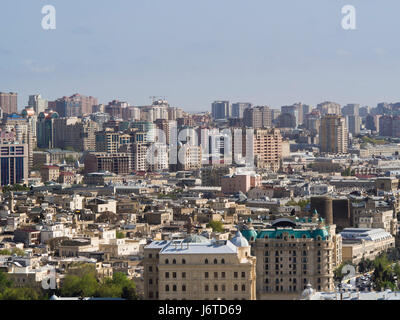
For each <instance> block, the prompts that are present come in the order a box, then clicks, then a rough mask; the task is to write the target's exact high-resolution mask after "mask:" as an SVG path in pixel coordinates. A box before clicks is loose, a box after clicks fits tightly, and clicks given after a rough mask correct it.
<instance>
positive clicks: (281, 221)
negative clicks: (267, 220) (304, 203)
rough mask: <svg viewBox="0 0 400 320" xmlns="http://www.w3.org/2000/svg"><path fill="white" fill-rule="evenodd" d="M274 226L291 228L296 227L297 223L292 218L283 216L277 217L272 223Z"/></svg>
mask: <svg viewBox="0 0 400 320" xmlns="http://www.w3.org/2000/svg"><path fill="white" fill-rule="evenodd" d="M272 226H273V227H290V228H295V227H296V223H294V222H293V221H292V220H290V219H287V218H281V219H277V220H275V221H274V222H273V223H272Z"/></svg>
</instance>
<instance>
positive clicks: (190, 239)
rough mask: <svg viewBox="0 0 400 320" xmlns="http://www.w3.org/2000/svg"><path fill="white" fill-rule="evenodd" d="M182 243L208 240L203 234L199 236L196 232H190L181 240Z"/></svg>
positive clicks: (206, 241) (205, 241) (207, 241)
mask: <svg viewBox="0 0 400 320" xmlns="http://www.w3.org/2000/svg"><path fill="white" fill-rule="evenodd" d="M183 242H184V243H209V242H210V240H208V239H207V238H205V237H203V236H199V235H197V234H191V235H190V236H188V237H187V238H186V239H185V240H183Z"/></svg>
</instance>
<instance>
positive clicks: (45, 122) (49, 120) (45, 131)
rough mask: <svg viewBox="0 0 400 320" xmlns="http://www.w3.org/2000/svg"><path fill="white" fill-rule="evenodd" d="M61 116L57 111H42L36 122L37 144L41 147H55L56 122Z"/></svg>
mask: <svg viewBox="0 0 400 320" xmlns="http://www.w3.org/2000/svg"><path fill="white" fill-rule="evenodd" d="M59 117H60V116H59V115H58V113H57V112H54V111H51V112H48V113H47V112H42V113H41V114H39V116H38V119H37V123H36V134H37V146H38V147H39V148H43V149H47V148H55V138H56V134H55V125H54V122H55V121H56V119H58V118H59Z"/></svg>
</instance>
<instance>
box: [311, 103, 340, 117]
mask: <svg viewBox="0 0 400 320" xmlns="http://www.w3.org/2000/svg"><path fill="white" fill-rule="evenodd" d="M317 110H318V111H319V112H320V113H321V115H322V116H324V115H327V114H335V115H341V112H342V110H341V107H340V104H338V103H336V102H330V101H326V102H323V103H320V104H319V105H317Z"/></svg>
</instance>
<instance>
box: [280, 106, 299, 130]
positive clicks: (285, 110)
mask: <svg viewBox="0 0 400 320" xmlns="http://www.w3.org/2000/svg"><path fill="white" fill-rule="evenodd" d="M300 109H301V110H300ZM286 114H290V115H291V116H292V117H291V118H292V119H293V120H292V123H290V124H289V125H285V126H284V125H280V127H281V128H297V127H298V125H299V124H301V123H302V122H303V109H302V105H301V104H294V105H292V106H283V107H281V115H280V122H281V121H283V120H281V118H282V117H283V115H286ZM300 118H301V119H300ZM300 120H301V121H300Z"/></svg>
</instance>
